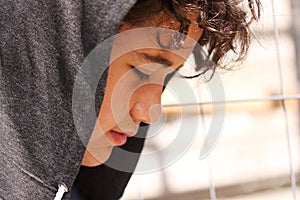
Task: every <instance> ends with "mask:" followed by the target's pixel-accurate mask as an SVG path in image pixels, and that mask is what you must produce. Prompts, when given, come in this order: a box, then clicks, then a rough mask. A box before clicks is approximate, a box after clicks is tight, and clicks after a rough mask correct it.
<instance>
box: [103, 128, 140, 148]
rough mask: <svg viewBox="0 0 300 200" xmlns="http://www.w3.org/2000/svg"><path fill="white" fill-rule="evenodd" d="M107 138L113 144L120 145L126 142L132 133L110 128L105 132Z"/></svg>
mask: <svg viewBox="0 0 300 200" xmlns="http://www.w3.org/2000/svg"><path fill="white" fill-rule="evenodd" d="M107 135H108V138H109V140H110V141H111V143H113V145H116V146H121V145H123V144H125V143H126V141H127V138H128V137H132V136H134V135H135V134H134V133H121V132H117V131H114V130H111V131H109V132H108V133H107Z"/></svg>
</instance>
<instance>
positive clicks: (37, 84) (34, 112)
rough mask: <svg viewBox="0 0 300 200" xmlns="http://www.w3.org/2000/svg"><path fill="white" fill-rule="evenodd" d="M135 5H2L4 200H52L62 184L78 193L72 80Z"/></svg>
mask: <svg viewBox="0 0 300 200" xmlns="http://www.w3.org/2000/svg"><path fill="white" fill-rule="evenodd" d="M134 3H135V0H126V1H125V0H115V1H108V0H52V1H46V0H39V1H36V0H0V7H1V9H0V127H1V129H0V136H1V139H0V199H5V200H6V199H7V200H10V199H13V200H18V199H43V200H44V199H53V198H54V196H55V193H56V192H57V185H58V183H59V182H63V183H65V184H66V186H67V187H68V188H69V190H70V189H71V188H72V186H73V183H74V181H75V178H76V176H77V174H78V172H79V169H80V163H81V159H82V156H83V153H84V150H85V147H84V145H83V143H82V141H81V139H80V138H79V137H78V135H77V134H76V128H75V126H74V122H73V117H72V89H73V84H74V78H75V76H76V74H77V71H78V69H79V67H80V66H81V64H82V62H83V60H84V58H85V57H86V56H87V55H88V54H89V52H90V51H91V50H92V49H93V48H94V47H95V46H96V45H97V44H99V43H100V42H101V41H103V40H104V39H106V38H108V37H110V36H111V35H113V34H115V33H116V32H117V29H118V26H119V23H120V20H121V19H122V18H123V17H124V16H125V14H126V13H127V12H128V11H129V9H130V8H131V7H132V5H133V4H134ZM102 81H103V80H102ZM104 82H105V81H104ZM141 144H142V141H141V142H140V144H139V145H137V146H139V148H137V149H139V150H140V149H141V146H140V145H141ZM133 166H134V165H133ZM99 168H105V166H104V167H99ZM106 171H108V172H107V173H106V175H105V174H104V175H103V176H107V177H109V175H110V174H109V173H115V172H111V171H110V169H108V170H107V169H106ZM98 173H99V174H101V171H99V172H98ZM117 173H118V172H117ZM107 177H106V178H107ZM129 177H130V173H129V174H126V178H125V179H124V180H127V181H128V179H129ZM104 178H105V177H104ZM127 181H125V182H126V183H124V184H123V185H121V187H123V188H124V187H125V185H126V184H127ZM123 188H122V189H120V190H119V191H120V192H119V194H118V196H120V195H121V193H122V191H123ZM69 196H70V194H69V193H68V194H66V195H65V196H64V199H68V198H69ZM111 198H112V199H114V198H117V197H111ZM106 199H107V198H106Z"/></svg>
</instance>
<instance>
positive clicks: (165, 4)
mask: <svg viewBox="0 0 300 200" xmlns="http://www.w3.org/2000/svg"><path fill="white" fill-rule="evenodd" d="M176 8H180V9H183V10H184V11H186V12H188V11H190V10H191V9H193V10H195V9H196V10H197V11H198V12H199V15H198V20H197V23H198V27H199V28H201V29H203V34H202V37H201V38H200V40H199V41H198V43H199V44H200V45H201V46H202V47H205V49H206V50H207V54H206V55H207V56H206V57H207V58H205V59H206V60H208V59H209V60H211V61H213V63H214V65H213V66H209V68H210V69H213V70H215V68H216V66H221V67H223V68H226V65H225V64H222V62H221V60H222V59H223V58H225V57H226V55H227V54H228V52H230V51H232V52H233V53H234V54H235V57H233V58H232V57H231V58H230V59H231V61H232V60H233V61H242V60H243V59H244V58H245V57H246V55H247V53H248V49H249V44H250V39H251V31H250V30H249V26H250V24H251V23H252V22H253V21H257V20H258V19H259V17H260V9H261V3H260V1H259V0H138V1H137V2H136V4H135V5H134V6H133V7H132V9H131V10H130V11H129V13H128V14H127V15H126V17H125V18H124V21H125V22H129V23H131V24H133V25H135V24H140V23H143V22H145V21H147V20H149V19H151V17H152V16H155V15H157V13H161V12H164V13H167V14H171V15H172V16H173V17H174V18H175V19H176V20H177V21H178V22H179V23H180V27H179V30H178V31H179V32H180V33H184V34H185V33H186V32H187V30H188V28H189V25H190V23H191V22H190V20H189V19H187V18H185V17H184V16H182V15H180V14H179V12H178V9H176ZM194 54H195V57H199V56H200V57H201V56H202V55H200V54H201V53H199V51H198V50H195V49H194ZM200 60H202V61H203V59H200ZM197 61H199V60H198V59H196V63H197V69H198V70H199V69H200V68H203V63H202V64H201V63H200V62H197ZM206 68H208V67H207V66H206ZM207 70H208V69H207Z"/></svg>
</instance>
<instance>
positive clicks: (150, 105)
mask: <svg viewBox="0 0 300 200" xmlns="http://www.w3.org/2000/svg"><path fill="white" fill-rule="evenodd" d="M190 19H191V22H192V23H191V25H190V27H189V30H188V33H187V36H188V37H187V39H186V40H185V43H184V46H183V47H182V48H180V49H179V50H163V49H161V47H160V45H159V44H158V40H157V37H156V36H157V34H156V33H157V31H160V32H161V35H160V36H161V37H160V41H161V42H162V43H163V42H164V41H169V39H170V35H171V34H172V33H173V31H171V30H162V29H156V28H145V27H144V28H142V29H141V28H140V27H141V26H140V27H137V26H134V27H133V26H132V25H130V24H128V23H123V25H122V26H121V28H120V30H119V33H120V34H118V35H117V36H116V38H115V41H114V46H113V49H112V53H111V64H110V67H109V71H108V78H107V85H106V89H105V95H104V98H103V101H102V104H101V109H100V113H99V116H98V119H97V123H96V125H95V127H94V131H93V133H92V136H91V138H90V141H89V143H88V146H87V151H86V152H85V155H84V158H83V160H82V165H86V166H96V165H99V164H102V163H103V162H104V161H105V160H106V159H107V158H108V157H109V155H110V153H111V150H112V147H113V146H120V145H123V144H125V142H126V140H127V138H128V137H132V136H134V135H135V134H136V133H137V131H138V127H139V124H140V123H141V122H144V123H147V124H151V123H154V122H156V121H158V120H159V119H160V116H161V101H160V100H161V95H162V91H163V86H164V85H163V84H164V80H165V78H166V76H167V75H168V74H170V73H173V72H175V71H176V70H178V69H179V68H180V67H181V66H182V65H183V64H184V62H185V60H186V58H187V57H188V56H189V54H190V53H191V52H192V50H193V46H194V45H195V42H196V41H198V40H199V39H200V37H201V35H202V30H201V29H199V28H198V26H197V24H196V18H190ZM145 26H150V25H149V24H145ZM136 28H138V29H136ZM163 28H171V27H167V26H166V25H164V26H163Z"/></svg>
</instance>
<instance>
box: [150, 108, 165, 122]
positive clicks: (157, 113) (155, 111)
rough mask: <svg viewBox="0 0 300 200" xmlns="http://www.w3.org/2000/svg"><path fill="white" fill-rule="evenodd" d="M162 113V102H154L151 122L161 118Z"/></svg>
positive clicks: (151, 109) (151, 110)
mask: <svg viewBox="0 0 300 200" xmlns="http://www.w3.org/2000/svg"><path fill="white" fill-rule="evenodd" d="M161 115H162V108H161V105H160V104H153V105H152V106H151V107H150V109H149V117H150V123H154V122H157V121H159V120H160V118H161Z"/></svg>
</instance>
